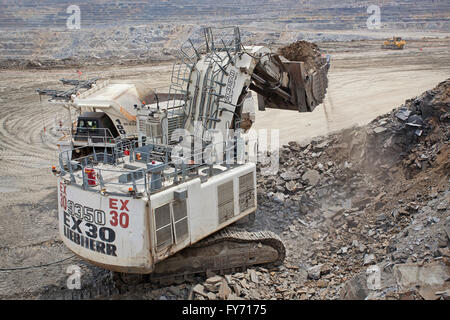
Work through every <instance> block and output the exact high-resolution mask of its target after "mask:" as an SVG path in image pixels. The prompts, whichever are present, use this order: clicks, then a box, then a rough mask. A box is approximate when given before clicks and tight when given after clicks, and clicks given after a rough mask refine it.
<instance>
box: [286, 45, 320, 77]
mask: <svg viewBox="0 0 450 320" xmlns="http://www.w3.org/2000/svg"><path fill="white" fill-rule="evenodd" d="M279 53H280V54H281V55H282V56H284V57H285V58H286V59H288V60H291V61H303V62H304V63H305V66H306V70H307V71H308V72H309V73H313V72H314V71H315V70H316V69H318V68H320V67H321V66H322V62H321V53H320V49H319V47H318V46H317V45H316V44H315V43H312V42H308V41H304V40H300V41H297V42H294V43H291V44H290V45H288V46H285V47H282V48H280V49H279ZM311 69H312V71H310V70H311Z"/></svg>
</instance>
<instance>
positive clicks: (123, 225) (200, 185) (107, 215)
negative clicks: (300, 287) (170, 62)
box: [39, 28, 330, 282]
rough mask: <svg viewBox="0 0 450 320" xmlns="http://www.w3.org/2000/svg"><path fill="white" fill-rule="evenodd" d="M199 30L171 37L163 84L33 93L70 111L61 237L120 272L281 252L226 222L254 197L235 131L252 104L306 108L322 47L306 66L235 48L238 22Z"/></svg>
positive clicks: (322, 84) (240, 134)
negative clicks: (313, 64)
mask: <svg viewBox="0 0 450 320" xmlns="http://www.w3.org/2000/svg"><path fill="white" fill-rule="evenodd" d="M202 30H203V41H198V39H197V41H196V40H193V39H190V40H188V41H187V42H186V43H185V44H184V45H183V46H182V47H181V49H180V54H181V61H180V62H179V63H176V64H175V65H174V68H173V72H172V79H171V80H172V81H171V86H170V89H169V92H168V93H166V94H155V92H153V90H150V89H143V88H142V87H141V86H140V85H139V84H137V83H132V82H128V83H127V82H113V81H109V82H106V83H104V84H97V83H96V79H91V80H86V81H74V82H72V85H74V86H75V87H74V88H73V89H70V90H66V91H56V90H40V91H39V93H40V94H46V95H50V96H51V100H63V101H64V106H65V107H67V108H69V109H70V108H72V107H75V108H77V110H79V111H80V113H79V117H78V120H77V121H76V122H77V123H76V124H74V127H73V129H74V131H73V135H72V138H71V141H70V144H69V145H66V146H65V147H64V148H62V149H61V152H60V153H59V160H58V161H59V166H55V167H53V168H52V170H53V172H54V174H55V175H56V176H57V178H58V213H59V232H60V234H61V237H62V239H63V241H64V243H65V245H66V246H67V247H68V248H69V249H70V250H72V251H73V252H74V253H75V254H76V255H78V256H79V257H81V258H82V259H84V260H86V261H89V262H90V263H92V264H94V265H97V266H100V267H103V268H106V269H109V270H113V271H115V272H116V275H119V278H120V279H121V281H125V282H126V281H131V280H130V279H131V278H130V277H129V276H127V275H129V274H147V275H149V276H150V277H151V278H152V279H164V278H167V277H175V276H180V277H183V276H186V275H189V274H196V273H203V272H206V271H214V272H226V271H229V270H230V271H231V270H236V269H239V268H245V267H248V266H251V265H262V264H279V263H282V261H283V259H284V256H285V249H284V245H283V243H282V242H281V240H280V238H279V237H278V236H277V235H276V234H274V233H273V232H269V231H261V232H247V231H244V230H243V229H240V228H234V227H229V226H230V225H232V224H235V223H236V222H238V221H239V220H241V219H243V218H245V217H247V218H248V217H249V216H251V215H252V214H253V213H254V212H255V211H256V207H257V199H256V164H255V163H254V162H252V161H250V160H249V158H248V154H249V152H251V150H249V149H251V147H250V145H251V144H250V143H249V141H248V140H246V138H245V134H244V133H245V132H247V131H248V130H249V129H250V127H251V125H252V123H253V122H254V119H255V118H254V109H255V106H256V105H257V107H258V108H259V110H264V109H265V108H277V109H283V110H296V111H299V112H311V111H313V110H314V108H315V107H316V106H317V105H319V104H320V103H321V102H322V101H323V99H324V96H325V93H326V89H327V86H328V80H327V74H328V69H329V66H330V61H329V56H326V55H321V56H320V57H319V58H318V59H320V67H319V68H317V69H316V70H314V72H311V71H308V72H307V71H306V70H305V67H304V63H303V62H301V61H288V60H286V59H285V58H284V57H282V56H280V55H278V54H276V53H272V52H271V51H270V50H269V49H268V48H265V47H262V46H252V47H247V46H243V45H242V43H241V38H240V34H239V29H238V28H231V29H229V28H226V29H211V28H204V29H202ZM65 81H66V82H67V81H69V80H65ZM81 89H84V90H85V91H84V92H81V91H82V90H81ZM251 91H253V92H255V93H256V94H254V96H256V97H257V98H256V99H255V100H257V102H256V103H254V101H253V95H252V94H251ZM293 116H294V115H293ZM105 131H107V133H105ZM95 141H97V142H95ZM259 151H260V150H259Z"/></svg>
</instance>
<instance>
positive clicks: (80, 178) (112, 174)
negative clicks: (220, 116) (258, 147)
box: [59, 138, 246, 196]
mask: <svg viewBox="0 0 450 320" xmlns="http://www.w3.org/2000/svg"><path fill="white" fill-rule="evenodd" d="M210 145H211V146H212V148H211V149H210V150H214V152H211V154H212V155H213V157H212V158H214V159H208V160H209V161H207V162H203V161H200V163H196V162H195V159H199V158H200V159H203V156H204V148H202V149H201V150H200V151H199V152H197V153H195V152H194V153H192V154H191V155H190V157H189V158H188V159H187V158H183V157H178V158H175V157H173V156H172V157H170V152H171V151H172V150H171V149H170V148H169V149H168V148H167V147H166V146H157V145H146V146H143V147H138V146H137V142H136V141H133V142H130V141H128V142H121V143H118V144H117V145H116V147H115V148H114V150H113V152H111V153H110V152H95V150H94V153H91V154H89V155H86V156H82V157H79V158H77V159H74V160H72V159H71V155H72V153H73V152H75V153H76V151H77V150H78V151H79V152H78V153H80V154H83V150H82V149H83V148H86V147H80V148H74V149H71V150H66V151H63V152H61V153H60V154H59V167H60V175H61V176H63V177H65V176H67V175H68V176H69V178H70V181H71V183H72V184H76V185H79V186H80V187H82V188H83V189H85V190H91V191H95V192H108V193H109V194H121V195H124V194H126V195H130V194H132V195H136V196H139V195H143V194H144V193H146V194H151V193H153V192H157V191H160V190H163V189H165V188H168V187H171V186H173V185H176V184H179V183H182V182H185V181H188V180H190V179H193V178H198V177H200V178H201V179H208V177H210V176H213V175H214V174H216V173H217V170H219V171H220V172H223V171H227V170H229V169H231V168H234V167H235V166H236V165H240V164H243V163H245V159H246V158H245V150H244V144H243V141H242V138H237V139H234V140H229V141H223V142H219V143H211V144H210ZM158 148H160V149H161V150H165V152H163V153H164V155H163V157H164V158H165V159H160V158H159V160H165V161H159V160H157V158H156V157H155V156H154V154H153V153H152V151H154V150H157V149H158ZM220 153H222V156H223V158H222V160H223V161H218V160H217V159H218V157H219V155H220ZM127 158H128V161H125V160H126V159H127ZM137 163H141V165H140V166H139V165H137ZM102 164H104V165H102ZM215 164H220V165H221V168H222V169H218V168H217V167H214V165H215ZM108 165H110V166H108ZM142 165H144V166H143V167H142ZM200 170H202V171H203V173H202V174H199V171H200Z"/></svg>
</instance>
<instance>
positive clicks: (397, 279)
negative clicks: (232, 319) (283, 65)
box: [144, 79, 450, 300]
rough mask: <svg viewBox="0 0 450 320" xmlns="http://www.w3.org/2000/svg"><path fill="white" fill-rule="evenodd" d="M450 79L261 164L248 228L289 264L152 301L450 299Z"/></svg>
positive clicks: (165, 293)
mask: <svg viewBox="0 0 450 320" xmlns="http://www.w3.org/2000/svg"><path fill="white" fill-rule="evenodd" d="M449 88H450V79H448V80H446V81H445V82H443V83H441V84H439V85H438V86H437V87H436V88H434V89H433V90H430V91H427V92H425V93H424V94H423V95H421V96H420V97H417V98H415V99H411V100H408V101H406V102H405V104H404V105H402V106H401V107H400V108H397V109H395V110H393V111H392V112H391V113H388V114H386V115H384V116H381V117H379V118H377V119H375V120H374V121H372V122H371V123H370V124H368V125H367V126H363V127H354V128H349V129H346V130H343V131H341V132H338V133H336V134H333V135H330V136H327V137H318V138H316V139H314V140H312V141H308V142H304V143H303V142H302V143H300V142H290V143H289V144H288V145H285V146H283V147H282V149H281V150H280V152H279V155H280V171H279V173H278V174H277V175H264V174H262V173H263V172H266V171H265V170H264V168H263V166H260V167H259V168H258V172H259V174H258V178H257V179H258V210H257V213H256V219H255V222H254V224H253V225H251V226H246V229H247V230H249V231H252V230H261V229H266V230H267V229H268V230H270V231H273V232H275V233H277V234H279V236H280V237H281V238H282V240H283V242H284V243H285V246H286V259H285V262H284V264H283V265H282V266H280V267H278V268H274V269H267V268H262V267H255V268H252V269H248V270H246V271H244V272H238V273H234V274H230V275H215V274H210V275H208V276H207V277H206V280H205V278H198V279H196V280H194V283H192V284H183V285H181V286H172V287H169V288H160V289H157V290H152V291H150V292H148V293H146V295H144V297H147V298H151V299H155V298H156V299H177V298H178V299H179V298H183V299H186V298H189V299H202V300H206V299H211V300H214V299H449V297H450V291H449V290H450V287H449V282H448V279H449V277H450V260H449V259H450V250H449V244H450V240H449V239H450V215H449V213H450V190H449V178H450V170H449V169H450V168H449V166H450V160H449V159H450V156H449V147H448V145H449V137H450V131H449V124H450V121H449V117H448V114H449V111H450V110H449V108H450V104H449V94H450V92H449V90H450V89H449Z"/></svg>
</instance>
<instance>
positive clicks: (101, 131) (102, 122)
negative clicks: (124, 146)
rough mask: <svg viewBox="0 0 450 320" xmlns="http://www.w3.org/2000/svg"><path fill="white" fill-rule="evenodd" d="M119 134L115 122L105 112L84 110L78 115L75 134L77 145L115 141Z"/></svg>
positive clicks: (103, 143)
mask: <svg viewBox="0 0 450 320" xmlns="http://www.w3.org/2000/svg"><path fill="white" fill-rule="evenodd" d="M118 136H119V133H118V132H117V129H116V127H115V126H114V123H113V122H112V121H111V119H110V118H109V117H108V115H107V114H106V113H105V112H84V113H83V114H81V115H80V116H79V117H78V121H77V127H76V130H75V133H74V136H73V140H74V144H75V145H78V144H79V145H86V144H88V145H90V144H93V145H94V146H95V145H96V144H102V145H105V144H108V143H114V139H115V138H117V137H118Z"/></svg>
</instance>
